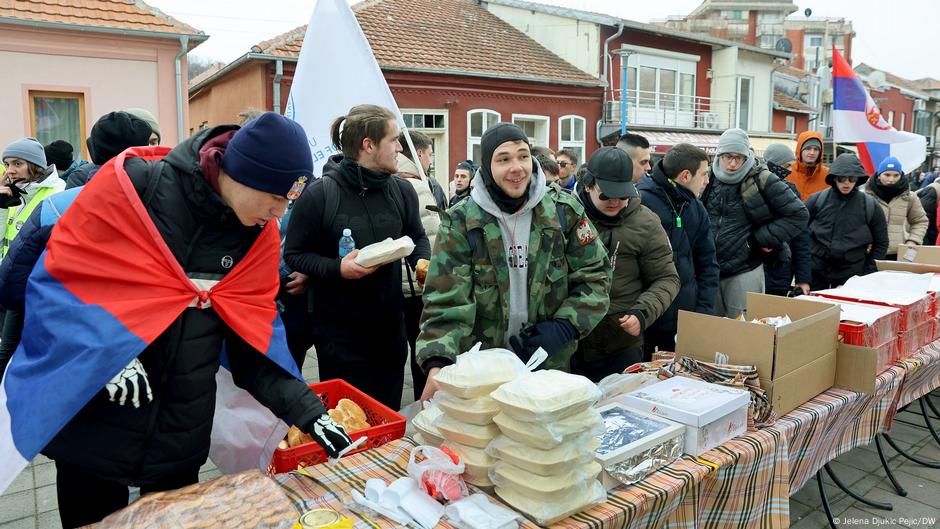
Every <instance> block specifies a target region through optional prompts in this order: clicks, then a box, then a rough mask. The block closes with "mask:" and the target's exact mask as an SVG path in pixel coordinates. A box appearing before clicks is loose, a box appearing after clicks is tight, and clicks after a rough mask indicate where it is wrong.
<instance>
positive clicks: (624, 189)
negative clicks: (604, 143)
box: [587, 147, 640, 199]
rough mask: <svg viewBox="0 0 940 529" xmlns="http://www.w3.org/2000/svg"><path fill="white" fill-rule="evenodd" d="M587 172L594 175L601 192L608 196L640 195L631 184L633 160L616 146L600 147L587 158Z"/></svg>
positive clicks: (616, 197)
mask: <svg viewBox="0 0 940 529" xmlns="http://www.w3.org/2000/svg"><path fill="white" fill-rule="evenodd" d="M587 173H588V174H590V175H592V176H593V177H594V180H596V181H597V185H599V186H600V187H601V192H602V193H604V194H605V195H607V196H608V197H610V198H614V199H625V198H636V197H638V196H640V193H639V192H637V190H636V186H635V185H633V160H631V159H630V156H629V155H628V154H627V153H625V152H623V151H622V150H621V149H618V148H617V147H601V148H600V149H598V150H596V151H594V154H592V155H591V159H590V160H588V165H587Z"/></svg>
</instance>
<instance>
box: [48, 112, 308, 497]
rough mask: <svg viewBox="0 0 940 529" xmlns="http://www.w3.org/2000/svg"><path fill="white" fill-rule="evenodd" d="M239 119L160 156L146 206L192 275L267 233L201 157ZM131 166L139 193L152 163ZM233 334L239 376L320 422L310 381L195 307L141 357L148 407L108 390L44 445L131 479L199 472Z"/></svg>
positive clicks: (274, 405) (93, 469) (291, 413)
mask: <svg viewBox="0 0 940 529" xmlns="http://www.w3.org/2000/svg"><path fill="white" fill-rule="evenodd" d="M235 128H237V127H234V126H221V127H215V128H212V129H208V130H205V131H201V132H199V133H197V134H196V135H194V136H193V137H192V138H190V139H189V140H187V141H185V142H184V143H182V144H180V145H179V146H177V147H176V148H175V149H173V150H172V151H171V152H170V153H169V154H168V155H167V157H166V158H165V159H164V160H163V161H161V162H154V163H158V164H160V165H159V171H158V172H157V173H154V177H153V178H155V179H156V180H155V183H152V184H151V185H155V186H156V187H155V188H153V189H152V190H149V191H152V192H153V196H152V199H150V200H148V201H147V204H145V207H146V208H147V212H148V213H149V214H150V217H151V218H152V219H153V221H154V225H155V226H156V227H157V230H158V231H159V233H160V235H161V237H162V238H163V240H164V241H165V242H166V244H167V247H168V248H169V249H170V251H171V252H172V254H173V256H174V257H175V258H176V259H177V260H178V262H179V263H180V265H181V266H182V268H183V270H184V271H185V272H186V274H187V275H188V276H190V277H199V278H204V279H221V278H222V277H224V276H225V274H226V273H227V272H228V271H230V270H231V269H233V268H234V267H235V266H236V265H237V264H238V262H239V261H240V260H241V259H242V258H243V257H244V256H245V255H246V254H247V252H248V250H249V249H250V248H251V246H252V245H253V244H254V242H255V240H256V239H257V237H258V235H259V233H261V230H260V228H259V227H257V226H251V227H247V226H243V225H242V224H241V223H240V222H239V221H238V218H237V217H236V216H235V213H234V212H233V211H232V210H231V208H229V207H228V206H227V205H226V204H225V202H223V201H222V198H221V197H220V196H219V195H218V194H217V193H216V192H215V191H214V190H213V189H212V187H211V186H210V185H209V183H208V181H207V180H206V178H205V176H204V175H203V173H202V171H201V169H200V166H199V149H200V147H201V146H202V145H203V144H204V143H205V142H206V141H207V140H209V139H210V138H213V137H215V136H217V135H219V134H222V133H225V132H228V131H231V130H234V129H235ZM125 170H126V172H127V174H128V176H129V177H130V179H131V181H132V182H133V184H134V187H135V188H136V189H137V192H138V194H140V195H141V196H145V195H146V193H147V191H148V190H147V186H148V180H150V179H151V174H152V173H151V166H150V163H149V162H147V161H145V160H143V159H141V158H133V159H130V160H128V161H127V162H126V164H125ZM78 200H81V196H79V198H78ZM226 265H228V266H226ZM272 303H273V300H272ZM223 343H224V344H225V349H226V352H227V356H228V361H229V368H230V370H231V372H232V376H233V379H234V381H235V384H237V385H238V386H240V387H242V388H244V389H246V390H247V391H248V392H249V393H251V394H252V395H253V396H254V397H255V398H256V399H257V400H258V401H259V402H260V403H261V404H263V405H265V406H267V407H268V408H269V409H271V411H273V412H274V413H275V414H276V415H278V416H281V417H285V418H286V419H287V420H289V421H291V422H292V423H294V424H297V425H298V426H299V427H300V428H301V429H304V430H311V429H312V425H313V422H314V421H316V419H317V418H318V417H319V416H320V415H322V414H323V413H324V412H325V409H324V407H323V404H322V402H321V401H320V399H319V398H317V396H316V395H315V394H313V393H312V392H311V391H310V390H309V388H307V386H306V385H305V384H304V383H303V382H302V381H300V380H297V379H296V378H294V377H293V376H292V375H290V374H288V373H287V372H286V371H284V370H283V369H281V368H280V367H278V366H277V365H275V364H274V363H273V362H272V361H271V360H269V359H268V358H267V357H265V356H264V355H263V354H261V353H259V352H258V351H256V350H254V349H253V348H252V347H251V346H249V345H248V344H247V343H246V342H245V341H244V340H242V339H241V338H240V337H239V336H238V335H237V334H235V332H234V331H232V330H231V329H230V328H229V327H228V326H227V325H226V324H225V323H224V322H223V321H222V319H221V318H220V317H219V315H218V314H217V313H216V312H215V311H214V310H212V309H211V308H203V309H197V308H188V309H185V310H184V311H183V313H182V314H181V315H180V316H179V317H178V318H177V319H176V320H175V321H174V322H173V323H172V324H170V326H169V328H167V329H166V331H164V332H163V333H162V334H161V335H160V336H159V337H157V339H156V340H154V341H153V342H152V343H151V344H150V345H149V346H148V347H147V348H146V349H144V351H143V352H142V353H141V354H140V356H139V357H138V359H139V360H140V361H141V363H142V364H143V366H144V369H145V370H146V372H147V375H148V378H149V380H150V385H151V388H152V391H153V399H154V400H153V401H152V402H151V403H149V404H141V407H140V408H134V407H133V406H130V405H126V406H119V405H117V404H115V403H113V402H110V401H109V400H108V397H107V395H106V394H105V393H104V392H99V393H98V394H97V395H95V397H93V398H92V400H91V401H90V402H89V403H88V404H87V405H85V407H84V408H82V410H80V411H79V412H78V414H77V415H75V417H74V418H73V419H72V420H71V421H70V422H69V423H68V424H66V426H65V427H64V428H63V429H62V430H61V431H60V432H59V434H58V435H57V436H56V437H55V438H54V439H53V440H52V441H51V442H50V443H49V444H48V445H47V446H46V448H45V449H44V450H43V453H44V454H46V455H47V456H49V457H50V458H52V459H55V460H57V461H63V462H66V463H69V464H71V465H74V466H77V467H79V468H81V469H82V470H83V471H86V472H89V473H91V474H93V475H95V476H98V477H101V478H103V479H108V480H113V481H118V482H121V483H127V484H129V485H146V484H159V483H161V482H165V481H166V480H167V479H168V478H169V477H170V476H175V475H179V474H183V473H188V472H195V471H196V470H197V469H198V468H199V467H200V466H201V465H202V464H203V463H205V461H206V458H207V456H208V453H209V435H210V432H211V430H212V422H213V415H214V413H215V393H216V384H215V375H216V372H217V371H218V370H219V365H220V353H221V351H222V346H223Z"/></svg>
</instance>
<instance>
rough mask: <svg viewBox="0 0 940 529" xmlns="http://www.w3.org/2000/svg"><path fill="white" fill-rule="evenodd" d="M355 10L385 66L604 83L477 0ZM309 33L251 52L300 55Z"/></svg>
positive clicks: (378, 0)
mask: <svg viewBox="0 0 940 529" xmlns="http://www.w3.org/2000/svg"><path fill="white" fill-rule="evenodd" d="M353 11H354V12H355V14H356V18H357V19H358V21H359V25H360V26H361V27H362V31H363V33H365V35H366V38H367V39H368V41H369V44H370V45H371V46H372V51H373V53H374V54H375V58H376V60H378V62H379V65H380V66H382V67H383V68H391V69H395V68H401V69H416V70H438V71H444V72H452V73H464V74H469V75H474V74H476V75H484V76H486V75H495V76H506V77H513V78H522V79H536V80H544V81H547V82H569V83H577V84H585V85H599V84H600V81H599V80H598V79H597V78H596V77H592V76H591V75H590V74H588V73H586V72H583V71H581V70H579V69H578V68H577V67H575V66H574V65H572V64H570V63H568V62H566V61H565V60H564V59H562V58H561V57H559V56H557V55H555V54H554V53H552V52H551V51H549V50H548V49H546V48H544V47H543V46H542V45H540V44H539V43H537V42H536V41H534V40H532V38H530V37H528V36H527V35H525V34H524V33H522V32H520V31H519V30H517V29H516V28H514V27H512V26H511V25H509V24H508V23H506V22H504V21H503V20H502V19H500V18H499V17H497V16H496V15H493V14H492V13H490V12H489V11H487V10H486V9H484V8H482V7H480V5H479V4H478V3H477V1H476V0H435V1H433V2H428V1H427V0H367V1H364V2H360V3H358V4H356V5H355V6H353ZM306 31H307V26H301V27H298V28H295V29H293V30H291V31H288V32H287V33H284V34H283V35H279V36H277V37H275V38H273V39H270V40H266V41H264V42H261V43H260V44H258V45H257V46H254V47H253V48H252V51H253V52H254V53H264V54H268V55H274V56H280V57H297V56H299V54H300V47H301V45H302V44H303V39H304V33H305V32H306Z"/></svg>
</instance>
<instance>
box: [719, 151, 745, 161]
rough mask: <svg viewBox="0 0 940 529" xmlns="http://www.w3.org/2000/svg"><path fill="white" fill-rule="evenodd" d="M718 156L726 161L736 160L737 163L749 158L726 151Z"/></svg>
mask: <svg viewBox="0 0 940 529" xmlns="http://www.w3.org/2000/svg"><path fill="white" fill-rule="evenodd" d="M718 157H719V158H721V159H722V160H724V161H726V162H735V163H741V162H743V161H744V160H747V156H741V155H740V154H731V153H725V154H722V155H719V156H718Z"/></svg>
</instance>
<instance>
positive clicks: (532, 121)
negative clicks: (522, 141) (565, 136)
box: [512, 114, 551, 147]
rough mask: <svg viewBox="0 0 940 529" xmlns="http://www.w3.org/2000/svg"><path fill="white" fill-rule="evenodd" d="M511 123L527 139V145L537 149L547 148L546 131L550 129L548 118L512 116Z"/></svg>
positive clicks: (524, 115)
mask: <svg viewBox="0 0 940 529" xmlns="http://www.w3.org/2000/svg"><path fill="white" fill-rule="evenodd" d="M512 122H513V123H515V124H516V125H519V128H520V129H522V131H523V132H525V135H526V136H528V137H529V143H531V144H532V145H537V146H539V147H548V129H549V128H550V127H551V125H550V124H549V121H548V116H530V115H527V114H513V115H512Z"/></svg>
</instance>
